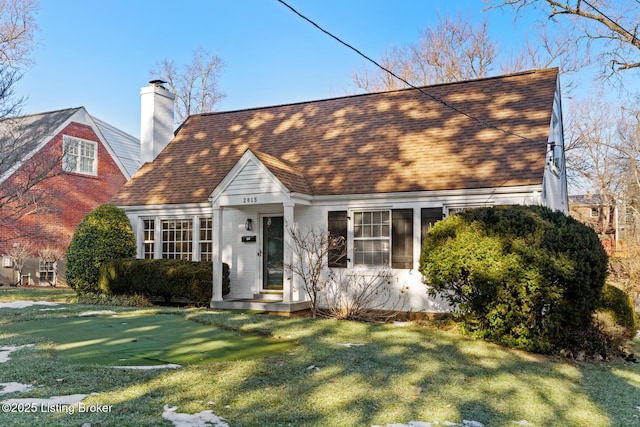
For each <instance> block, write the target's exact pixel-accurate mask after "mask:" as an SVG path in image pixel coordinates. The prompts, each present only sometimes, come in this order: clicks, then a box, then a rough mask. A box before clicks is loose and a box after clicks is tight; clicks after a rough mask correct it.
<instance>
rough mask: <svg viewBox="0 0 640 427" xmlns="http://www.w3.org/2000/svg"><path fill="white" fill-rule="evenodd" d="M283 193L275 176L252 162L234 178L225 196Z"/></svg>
mask: <svg viewBox="0 0 640 427" xmlns="http://www.w3.org/2000/svg"><path fill="white" fill-rule="evenodd" d="M281 191H282V187H281V186H280V183H279V182H278V181H277V180H276V179H275V178H274V177H273V175H271V174H269V173H267V172H265V170H264V169H263V168H261V167H259V166H258V165H257V164H255V163H254V162H253V161H250V162H247V164H246V165H244V167H243V168H242V170H241V171H240V172H239V173H238V174H237V175H236V176H235V177H234V179H233V181H232V182H231V183H230V184H229V185H228V186H227V188H226V189H225V191H224V194H225V195H228V196H234V195H241V194H247V193H260V194H264V193H279V192H281Z"/></svg>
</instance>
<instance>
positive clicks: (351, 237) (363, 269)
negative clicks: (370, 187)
mask: <svg viewBox="0 0 640 427" xmlns="http://www.w3.org/2000/svg"><path fill="white" fill-rule="evenodd" d="M347 212H348V217H349V221H348V222H347V248H348V250H347V257H348V260H349V261H348V263H347V269H348V270H349V274H353V273H354V272H360V273H362V274H367V272H375V271H376V270H378V269H380V268H391V259H392V258H391V255H392V254H391V234H392V230H391V227H392V225H393V221H392V212H391V209H390V208H388V207H386V206H385V207H368V208H354V209H349V210H348V211H347ZM359 212H387V213H388V215H389V236H388V237H387V238H380V239H375V238H372V239H365V240H387V241H388V242H389V252H388V263H387V264H379V265H366V264H356V262H355V241H356V240H359V239H358V238H356V237H355V231H354V230H355V223H356V222H355V214H356V213H359Z"/></svg>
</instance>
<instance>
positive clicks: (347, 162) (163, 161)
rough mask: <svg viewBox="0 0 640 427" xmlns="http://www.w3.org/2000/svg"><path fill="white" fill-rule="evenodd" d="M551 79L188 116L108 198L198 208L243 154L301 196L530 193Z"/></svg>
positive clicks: (545, 132) (541, 76) (530, 76)
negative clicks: (515, 189)
mask: <svg viewBox="0 0 640 427" xmlns="http://www.w3.org/2000/svg"><path fill="white" fill-rule="evenodd" d="M556 81H557V69H549V70H538V71H532V72H525V73H519V74H514V75H509V76H502V77H496V78H487V79H479V80H472V81H466V82H458V83H451V84H444V85H436V86H429V87H425V88H422V91H423V92H426V93H427V94H428V95H425V93H422V92H420V91H418V90H415V89H406V90H399V91H392V92H381V93H374V94H365V95H356V96H348V97H342V98H334V99H328V100H321V101H314V102H305V103H298V104H290V105H281V106H275V107H267V108H256V109H250V110H241V111H233V112H226V113H225V112H222V113H210V114H201V115H196V116H191V117H189V118H188V119H187V121H186V122H185V123H184V124H183V125H182V126H181V128H180V129H179V130H178V132H177V134H176V137H175V138H174V140H173V141H172V142H171V143H170V144H169V146H167V148H166V149H165V150H164V151H163V152H162V153H161V154H160V155H159V156H158V158H157V159H156V160H155V161H154V162H153V163H150V164H146V165H144V167H143V168H141V170H140V171H139V172H138V173H137V174H136V176H134V178H133V179H132V180H131V181H130V182H129V183H127V184H126V185H125V186H124V187H123V188H122V189H121V190H120V192H119V193H118V195H117V196H116V198H115V199H114V201H115V202H116V203H117V204H120V205H144V204H158V203H159V204H172V203H190V202H204V201H206V196H207V195H209V194H211V192H212V191H213V190H214V189H215V188H216V187H217V186H218V185H219V184H220V183H221V182H222V180H223V179H225V176H226V175H227V173H228V172H229V171H230V170H231V168H233V167H234V165H235V164H236V163H237V162H238V160H239V159H240V158H241V157H242V156H243V154H244V153H245V152H246V151H247V149H250V150H251V151H252V152H253V153H254V154H255V156H256V157H257V158H259V159H260V161H261V162H262V163H263V164H264V165H265V166H267V167H268V169H269V170H270V171H271V172H272V173H273V174H274V175H275V176H277V177H278V179H279V180H280V181H281V182H283V183H284V182H286V183H287V184H286V186H287V187H288V188H289V189H290V190H291V191H298V192H301V193H304V194H309V195H337V194H371V193H389V192H408V191H429V190H454V189H467V188H492V187H502V186H516V185H533V184H535V185H539V184H540V183H541V182H542V177H543V173H544V167H545V158H546V149H547V138H548V136H549V129H550V122H551V112H552V109H553V100H554V94H555V91H556ZM440 101H443V102H440ZM461 111H462V112H464V114H461V113H460V112H461ZM294 187H295V190H294V189H293V188H294Z"/></svg>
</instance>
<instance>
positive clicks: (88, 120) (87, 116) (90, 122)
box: [72, 107, 131, 181]
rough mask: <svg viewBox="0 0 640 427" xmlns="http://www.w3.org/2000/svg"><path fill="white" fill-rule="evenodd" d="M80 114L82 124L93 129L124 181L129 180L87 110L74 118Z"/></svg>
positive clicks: (81, 110) (82, 109)
mask: <svg viewBox="0 0 640 427" xmlns="http://www.w3.org/2000/svg"><path fill="white" fill-rule="evenodd" d="M80 114H82V116H83V117H82V118H83V120H84V122H85V123H86V124H88V125H89V126H90V127H91V129H93V132H94V133H95V134H96V135H97V137H98V139H99V140H100V142H101V143H102V146H103V147H104V148H105V149H106V150H107V152H108V153H109V156H111V158H112V159H113V161H114V162H115V164H116V165H117V166H118V169H120V172H122V175H124V177H125V179H126V180H127V181H128V180H129V179H130V178H131V175H130V174H129V172H127V169H126V168H125V167H124V164H123V163H122V161H121V160H120V157H118V155H117V154H116V152H115V151H114V150H113V148H112V147H111V145H110V144H109V142H108V141H107V138H105V137H104V135H103V134H102V131H101V130H100V127H99V126H98V125H97V124H96V122H95V121H94V120H93V117H91V115H90V114H89V113H88V112H87V110H86V109H85V108H84V107H82V108H81V109H80V110H79V111H78V112H77V113H76V114H74V116H75V115H80ZM72 117H73V116H72ZM74 121H77V120H74ZM99 161H100V159H98V162H99ZM98 167H99V166H98Z"/></svg>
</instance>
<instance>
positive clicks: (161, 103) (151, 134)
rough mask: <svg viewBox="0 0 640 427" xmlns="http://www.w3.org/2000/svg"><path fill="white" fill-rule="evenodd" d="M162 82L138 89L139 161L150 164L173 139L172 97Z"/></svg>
mask: <svg viewBox="0 0 640 427" xmlns="http://www.w3.org/2000/svg"><path fill="white" fill-rule="evenodd" d="M164 83H166V82H164V81H162V80H152V81H150V82H149V86H146V87H143V88H142V89H140V101H141V108H140V161H141V163H146V162H152V161H153V160H154V159H155V158H156V157H157V156H158V154H160V152H161V151H162V149H163V148H164V147H166V146H167V144H169V142H170V141H171V139H173V108H174V107H173V102H174V99H175V97H174V95H173V94H172V93H171V92H169V91H168V90H167V89H166V88H165V87H164V86H163V84H164Z"/></svg>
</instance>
